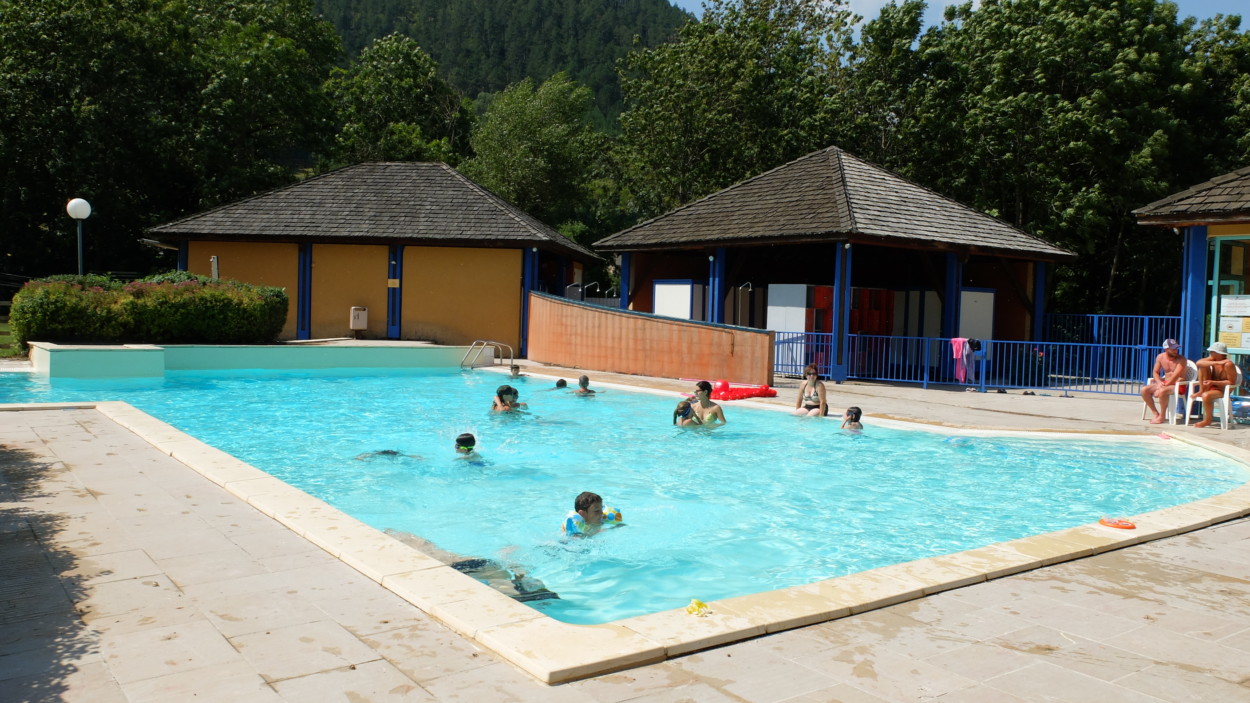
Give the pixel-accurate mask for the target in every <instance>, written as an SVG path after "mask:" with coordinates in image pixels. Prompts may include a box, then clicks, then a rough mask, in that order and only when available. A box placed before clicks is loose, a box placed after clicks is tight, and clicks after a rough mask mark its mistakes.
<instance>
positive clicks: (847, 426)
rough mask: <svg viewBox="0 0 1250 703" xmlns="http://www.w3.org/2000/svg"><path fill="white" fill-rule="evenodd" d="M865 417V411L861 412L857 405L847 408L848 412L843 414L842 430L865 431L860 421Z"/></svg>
mask: <svg viewBox="0 0 1250 703" xmlns="http://www.w3.org/2000/svg"><path fill="white" fill-rule="evenodd" d="M863 415H864V411H862V410H860V409H859V406H857V405H852V406H851V407H849V408H847V409H846V412H844V413H842V429H844V430H862V429H864V426H863V424H861V423H860V421H859V418H861V417H863Z"/></svg>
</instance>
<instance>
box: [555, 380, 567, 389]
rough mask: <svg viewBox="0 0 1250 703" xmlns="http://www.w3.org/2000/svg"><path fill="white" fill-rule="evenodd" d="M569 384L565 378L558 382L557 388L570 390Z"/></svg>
mask: <svg viewBox="0 0 1250 703" xmlns="http://www.w3.org/2000/svg"><path fill="white" fill-rule="evenodd" d="M568 386H569V382H568V381H566V380H564V379H563V378H561V379H558V380H556V388H568Z"/></svg>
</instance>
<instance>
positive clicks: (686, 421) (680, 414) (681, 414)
mask: <svg viewBox="0 0 1250 703" xmlns="http://www.w3.org/2000/svg"><path fill="white" fill-rule="evenodd" d="M673 424H674V425H677V426H678V427H691V426H694V425H702V424H703V422H702V421H701V420H699V416H698V415H695V414H694V408H692V407H690V401H688V400H683V401H681V402H680V403H678V404H677V409H676V410H674V411H673Z"/></svg>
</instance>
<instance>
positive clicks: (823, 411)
mask: <svg viewBox="0 0 1250 703" xmlns="http://www.w3.org/2000/svg"><path fill="white" fill-rule="evenodd" d="M794 414H795V415H799V416H807V417H824V416H825V415H828V414H829V403H827V402H826V401H825V382H824V381H822V380H820V371H819V370H818V369H817V368H816V364H808V365H807V368H805V369H803V384H802V385H800V386H799V397H798V398H797V399H796V400H795V401H794Z"/></svg>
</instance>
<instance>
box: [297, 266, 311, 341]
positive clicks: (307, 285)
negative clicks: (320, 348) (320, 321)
mask: <svg viewBox="0 0 1250 703" xmlns="http://www.w3.org/2000/svg"><path fill="white" fill-rule="evenodd" d="M312 248H313V245H311V244H300V245H299V254H298V257H297V264H296V265H297V271H296V284H295V287H296V292H295V338H296V339H312V272H313V271H312V263H313V250H312Z"/></svg>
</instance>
